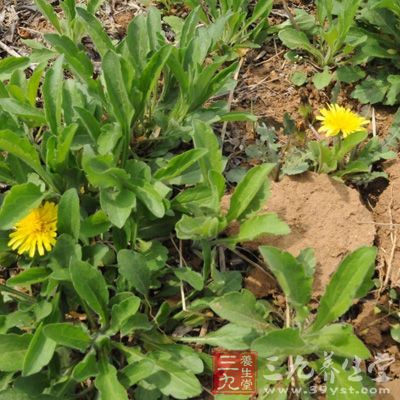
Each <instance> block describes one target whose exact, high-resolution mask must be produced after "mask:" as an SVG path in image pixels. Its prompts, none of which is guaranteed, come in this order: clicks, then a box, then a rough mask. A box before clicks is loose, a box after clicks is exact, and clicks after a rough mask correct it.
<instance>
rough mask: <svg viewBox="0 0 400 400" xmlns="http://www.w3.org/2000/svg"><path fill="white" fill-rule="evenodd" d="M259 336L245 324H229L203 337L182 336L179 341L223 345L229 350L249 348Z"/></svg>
mask: <svg viewBox="0 0 400 400" xmlns="http://www.w3.org/2000/svg"><path fill="white" fill-rule="evenodd" d="M257 337H258V334H257V332H256V331H255V330H254V329H252V328H250V327H245V326H240V325H236V324H227V325H225V326H223V327H222V328H220V329H218V330H216V331H214V332H211V333H209V334H207V335H205V336H202V337H195V336H190V337H189V336H188V337H181V338H179V341H181V342H187V343H199V344H208V345H210V346H218V347H223V348H224V349H227V350H247V349H249V348H250V345H251V343H252V342H253V341H254V340H255V339H256V338H257Z"/></svg>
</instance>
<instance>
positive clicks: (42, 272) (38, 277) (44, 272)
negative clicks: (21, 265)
mask: <svg viewBox="0 0 400 400" xmlns="http://www.w3.org/2000/svg"><path fill="white" fill-rule="evenodd" d="M50 274H51V270H50V269H48V268H46V267H35V268H29V269H27V270H25V271H22V272H20V273H19V274H18V275H15V276H13V277H11V278H9V279H8V280H7V285H8V286H22V287H26V286H30V285H34V284H35V283H40V282H43V281H45V280H46V279H47V278H48V276H49V275H50Z"/></svg>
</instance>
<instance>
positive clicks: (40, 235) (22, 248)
mask: <svg viewBox="0 0 400 400" xmlns="http://www.w3.org/2000/svg"><path fill="white" fill-rule="evenodd" d="M56 236H57V206H56V205H55V204H54V203H51V202H46V203H44V204H43V205H42V206H40V207H38V208H35V209H34V210H32V211H31V212H30V214H29V215H27V216H26V217H25V218H23V219H22V220H21V221H19V222H18V223H17V224H16V225H15V231H14V232H12V233H11V234H10V241H9V242H8V246H9V247H11V248H12V249H13V250H17V249H18V254H22V253H26V252H29V257H31V258H32V257H33V256H34V255H35V253H36V249H37V251H38V253H39V254H40V255H41V256H43V255H44V253H45V249H46V251H50V250H51V248H52V247H53V246H54V245H55V243H56Z"/></svg>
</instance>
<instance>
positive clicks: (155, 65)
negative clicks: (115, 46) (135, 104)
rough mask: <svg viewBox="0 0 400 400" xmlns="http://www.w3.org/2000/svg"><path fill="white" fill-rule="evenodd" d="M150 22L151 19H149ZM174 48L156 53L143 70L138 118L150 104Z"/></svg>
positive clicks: (166, 47)
mask: <svg viewBox="0 0 400 400" xmlns="http://www.w3.org/2000/svg"><path fill="white" fill-rule="evenodd" d="M148 21H149V19H148ZM171 50H172V46H170V45H167V46H164V47H162V48H161V49H159V50H158V51H157V52H155V53H154V54H153V55H152V57H151V58H150V60H149V62H148V63H147V64H146V66H145V67H144V69H143V72H142V74H141V77H140V80H139V89H140V91H141V92H142V99H141V106H140V107H139V109H138V110H136V117H138V116H139V115H140V114H141V113H142V112H143V110H144V108H145V106H146V105H147V104H148V102H149V98H150V96H151V93H152V91H153V90H154V88H155V87H156V84H157V82H158V80H159V78H160V74H161V72H162V70H163V68H164V66H165V64H166V62H167V60H168V58H169V56H170V54H171Z"/></svg>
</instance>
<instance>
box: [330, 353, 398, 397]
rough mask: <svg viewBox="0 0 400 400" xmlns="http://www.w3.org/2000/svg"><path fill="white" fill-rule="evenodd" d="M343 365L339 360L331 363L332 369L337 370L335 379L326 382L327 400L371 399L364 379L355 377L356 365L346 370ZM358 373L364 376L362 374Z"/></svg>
mask: <svg viewBox="0 0 400 400" xmlns="http://www.w3.org/2000/svg"><path fill="white" fill-rule="evenodd" d="M343 365H344V364H343V363H341V362H337V361H333V363H332V364H331V371H335V372H334V379H328V380H327V383H326V386H327V388H326V395H327V397H326V398H327V400H370V399H371V396H369V395H368V394H367V393H368V390H367V388H366V387H364V386H363V381H362V380H356V379H354V378H355V375H356V374H355V371H354V367H353V368H351V369H349V370H346V369H344V368H343ZM357 375H358V376H359V378H362V376H361V374H357ZM371 393H376V392H371ZM378 397H379V396H378ZM382 397H383V398H384V397H386V396H385V395H383V396H382ZM390 397H391V396H390Z"/></svg>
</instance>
